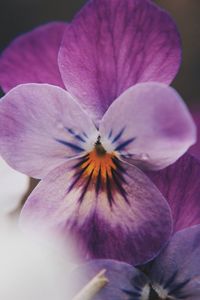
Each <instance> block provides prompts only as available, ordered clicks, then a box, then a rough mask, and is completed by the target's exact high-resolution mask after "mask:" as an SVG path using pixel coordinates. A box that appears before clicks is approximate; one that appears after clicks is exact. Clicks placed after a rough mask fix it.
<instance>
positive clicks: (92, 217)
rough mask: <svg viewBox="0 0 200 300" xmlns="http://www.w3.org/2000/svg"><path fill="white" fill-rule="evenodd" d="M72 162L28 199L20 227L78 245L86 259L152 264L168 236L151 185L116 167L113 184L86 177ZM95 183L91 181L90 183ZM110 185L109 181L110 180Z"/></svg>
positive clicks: (166, 218) (166, 217) (162, 204)
mask: <svg viewBox="0 0 200 300" xmlns="http://www.w3.org/2000/svg"><path fill="white" fill-rule="evenodd" d="M80 165H81V158H79V159H72V160H70V161H68V162H67V163H65V164H64V165H62V166H60V167H58V168H57V169H55V170H54V171H52V172H51V173H50V174H49V175H48V176H47V177H46V178H45V179H43V180H42V181H41V182H40V184H39V185H38V186H37V188H36V189H35V190H34V191H33V193H32V194H31V195H30V197H29V199H28V200H27V202H26V204H25V206H24V208H23V210H22V216H21V221H22V223H24V224H25V225H24V227H26V226H27V224H26V222H27V221H28V222H30V223H31V225H34V226H36V228H39V230H42V228H43V229H44V230H50V229H53V230H59V231H62V232H64V234H65V235H67V233H69V232H71V234H72V235H73V236H74V237H75V239H78V245H79V249H80V251H81V254H82V255H83V256H85V257H87V258H89V257H92V258H112V259H117V260H122V261H126V262H130V263H132V264H134V265H135V264H140V263H143V262H145V261H148V260H149V259H151V258H153V257H154V256H155V255H157V254H158V252H159V251H160V249H161V248H162V247H163V246H164V244H165V243H166V242H167V240H168V239H169V236H170V234H171V229H172V228H171V225H172V224H171V212H170V210H169V207H168V205H167V203H166V201H165V199H164V198H163V197H162V195H161V194H160V193H159V192H158V190H157V189H156V188H155V186H154V185H153V184H152V182H151V181H150V180H149V179H148V178H147V177H146V176H145V175H144V174H143V173H142V172H141V171H140V170H138V169H137V168H136V167H133V166H131V165H128V164H126V163H121V164H119V162H118V169H117V170H118V171H121V176H120V175H119V172H118V174H116V173H115V175H116V176H115V178H114V176H113V178H107V179H106V181H105V182H103V180H104V179H103V178H101V180H99V177H97V178H96V177H95V176H93V175H94V173H92V172H91V173H89V174H87V172H86V169H87V167H86V168H84V170H83V169H82V168H80V169H79V168H78V167H79V166H80ZM96 179H97V180H96ZM112 179H113V180H112Z"/></svg>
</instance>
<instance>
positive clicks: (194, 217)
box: [147, 154, 200, 231]
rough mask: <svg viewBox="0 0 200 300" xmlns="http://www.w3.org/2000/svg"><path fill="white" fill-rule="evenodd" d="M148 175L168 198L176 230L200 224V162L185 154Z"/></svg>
mask: <svg viewBox="0 0 200 300" xmlns="http://www.w3.org/2000/svg"><path fill="white" fill-rule="evenodd" d="M147 175H148V176H149V177H150V179H151V180H152V181H153V182H154V184H155V185H156V186H157V187H158V189H159V190H160V191H161V193H162V194H163V196H164V197H165V198H166V199H167V201H168V203H169V205H170V208H171V211H172V217H173V223H174V231H178V230H181V229H183V228H187V227H189V226H192V225H196V224H200V162H199V161H198V160H197V159H195V158H194V157H192V156H190V155H188V154H185V155H184V156H183V157H181V158H180V159H179V160H178V161H177V162H176V163H175V164H173V165H171V166H169V167H168V168H166V169H164V170H161V171H159V172H148V173H147Z"/></svg>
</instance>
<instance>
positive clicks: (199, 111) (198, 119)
mask: <svg viewBox="0 0 200 300" xmlns="http://www.w3.org/2000/svg"><path fill="white" fill-rule="evenodd" d="M192 116H193V118H194V122H195V124H196V126H197V142H196V144H195V145H194V146H192V147H191V148H190V150H189V153H190V154H192V155H194V156H195V157H196V158H198V159H200V107H197V108H196V111H195V110H194V109H193V110H192Z"/></svg>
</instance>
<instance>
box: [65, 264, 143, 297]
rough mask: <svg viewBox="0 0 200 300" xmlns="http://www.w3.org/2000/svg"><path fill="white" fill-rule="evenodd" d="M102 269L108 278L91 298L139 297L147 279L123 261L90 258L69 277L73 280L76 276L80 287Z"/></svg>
mask: <svg viewBox="0 0 200 300" xmlns="http://www.w3.org/2000/svg"><path fill="white" fill-rule="evenodd" d="M102 270H105V271H106V272H105V277H106V278H107V279H108V283H107V284H106V285H105V287H104V288H103V289H102V290H101V291H100V292H99V293H98V294H97V295H96V296H95V297H94V298H92V299H93V300H107V299H108V300H125V299H134V300H140V299H141V293H142V290H143V288H144V287H145V285H147V284H148V282H149V280H148V279H147V277H146V276H145V275H144V274H142V273H141V272H140V271H139V270H137V269H136V268H134V267H132V266H131V265H128V264H126V263H123V262H119V261H115V260H103V259H99V260H92V261H90V262H88V263H86V264H83V265H81V266H80V267H78V268H77V269H76V270H75V271H74V272H73V273H72V274H71V277H72V278H73V280H74V278H76V281H77V282H78V283H79V284H80V286H79V288H80V289H81V288H83V287H84V286H85V285H86V284H87V283H88V282H89V281H90V280H91V279H92V278H93V277H94V276H95V275H97V274H98V273H99V272H100V271H102ZM76 292H77V291H76ZM131 297H134V298H131ZM83 300H84V299H83Z"/></svg>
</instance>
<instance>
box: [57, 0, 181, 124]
mask: <svg viewBox="0 0 200 300" xmlns="http://www.w3.org/2000/svg"><path fill="white" fill-rule="evenodd" d="M180 52H181V51H180V39H179V35H178V32H177V29H176V26H175V24H174V23H173V21H172V19H171V18H170V17H169V15H168V14H167V13H166V12H164V11H163V10H161V9H160V8H158V7H157V6H156V5H155V4H153V3H152V2H151V1H147V0H123V1H121V0H92V1H89V2H88V3H87V4H86V6H85V7H84V8H83V9H82V10H81V11H80V13H79V14H78V15H77V16H76V17H75V19H74V20H73V22H72V23H71V24H70V25H69V26H68V27H67V29H66V31H65V34H64V39H63V42H62V46H61V49H60V53H59V67H60V71H61V75H62V79H63V81H64V84H65V87H66V88H67V90H68V91H69V92H70V93H72V94H73V95H74V96H75V97H76V98H77V99H78V100H79V101H80V103H81V105H83V106H84V108H85V109H86V110H87V111H88V112H89V113H90V114H91V115H92V116H93V118H94V119H95V120H98V119H101V117H102V116H103V114H104V113H105V111H106V110H107V109H108V107H109V105H110V104H111V103H112V101H113V100H114V99H116V98H117V97H118V96H119V95H120V94H121V93H122V92H124V91H125V90H126V89H127V88H129V87H130V86H132V85H134V84H136V83H138V82H147V81H158V82H163V83H167V84H168V83H170V82H171V81H172V80H173V78H174V76H175V75H176V73H177V70H178V68H179V64H180V56H181V55H180Z"/></svg>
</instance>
